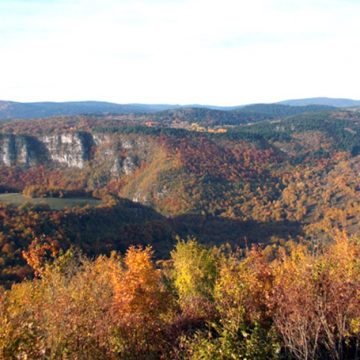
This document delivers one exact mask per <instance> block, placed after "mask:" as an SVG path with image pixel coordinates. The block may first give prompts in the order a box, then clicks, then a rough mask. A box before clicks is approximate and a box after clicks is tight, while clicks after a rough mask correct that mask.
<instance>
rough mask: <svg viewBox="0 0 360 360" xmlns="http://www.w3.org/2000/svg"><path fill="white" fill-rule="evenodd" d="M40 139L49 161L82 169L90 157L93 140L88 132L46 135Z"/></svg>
mask: <svg viewBox="0 0 360 360" xmlns="http://www.w3.org/2000/svg"><path fill="white" fill-rule="evenodd" d="M40 140H41V141H42V143H43V144H44V146H45V148H46V151H47V153H48V160H50V161H53V162H58V163H60V164H63V165H66V166H69V167H77V168H80V169H82V168H83V167H84V165H85V162H86V161H89V160H90V159H91V148H92V146H93V144H94V141H93V138H92V135H91V134H89V133H85V132H76V133H62V134H55V135H47V136H43V137H42V138H41V139H40Z"/></svg>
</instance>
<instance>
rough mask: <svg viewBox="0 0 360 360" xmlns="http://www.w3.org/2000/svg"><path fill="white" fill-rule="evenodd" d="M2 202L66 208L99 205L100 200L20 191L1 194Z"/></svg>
mask: <svg viewBox="0 0 360 360" xmlns="http://www.w3.org/2000/svg"><path fill="white" fill-rule="evenodd" d="M0 202H3V203H5V204H9V205H14V206H20V205H24V204H26V203H28V204H32V205H49V207H50V208H51V209H52V210H62V209H64V208H72V207H76V206H79V207H83V206H86V205H90V206H97V205H99V204H101V201H100V200H97V199H94V198H86V197H83V198H50V197H49V198H29V197H26V196H23V195H22V194H19V193H9V194H0Z"/></svg>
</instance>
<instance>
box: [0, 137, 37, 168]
mask: <svg viewBox="0 0 360 360" xmlns="http://www.w3.org/2000/svg"><path fill="white" fill-rule="evenodd" d="M43 150H44V149H43V146H42V143H41V141H39V140H38V139H36V138H33V137H31V136H26V135H13V134H0V164H2V165H6V166H14V165H23V166H32V165H36V164H38V163H40V162H42V161H43V160H44V151H43Z"/></svg>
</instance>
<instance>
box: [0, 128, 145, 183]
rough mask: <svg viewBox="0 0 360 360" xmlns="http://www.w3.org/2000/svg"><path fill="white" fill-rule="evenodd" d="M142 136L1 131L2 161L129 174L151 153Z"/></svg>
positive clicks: (20, 164)
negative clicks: (88, 168)
mask: <svg viewBox="0 0 360 360" xmlns="http://www.w3.org/2000/svg"><path fill="white" fill-rule="evenodd" d="M148 151H149V149H148V144H147V142H146V141H145V140H144V139H141V137H137V138H136V137H131V136H126V135H122V134H119V135H108V134H99V133H94V134H92V133H90V132H63V133H58V134H49V135H43V136H30V135H15V134H0V165H5V166H24V167H30V166H34V165H37V164H47V165H50V164H54V165H56V164H57V165H61V166H65V167H71V168H77V169H83V168H84V167H85V166H91V167H94V168H97V169H101V170H102V172H103V174H108V175H107V176H108V177H119V176H122V175H129V174H131V173H133V172H134V171H135V169H136V168H137V167H138V166H139V164H140V163H141V162H142V161H144V160H145V159H146V158H147V156H148Z"/></svg>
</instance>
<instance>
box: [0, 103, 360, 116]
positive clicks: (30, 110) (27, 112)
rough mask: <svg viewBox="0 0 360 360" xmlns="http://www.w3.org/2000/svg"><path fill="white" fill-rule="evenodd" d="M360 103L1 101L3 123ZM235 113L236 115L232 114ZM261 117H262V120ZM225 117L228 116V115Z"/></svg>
mask: <svg viewBox="0 0 360 360" xmlns="http://www.w3.org/2000/svg"><path fill="white" fill-rule="evenodd" d="M358 106H360V101H357V100H351V99H331V98H312V99H297V100H285V101H281V102H279V103H273V104H250V105H242V106H213V105H177V104H116V103H110V102H102V101H73V102H32V103H21V102H14V101H0V120H11V119H39V118H47V117H53V116H73V115H81V114H88V115H89V114H154V113H160V112H164V111H172V110H183V109H195V108H196V109H206V110H209V111H221V112H224V113H225V112H226V113H228V115H227V116H230V117H231V116H232V117H233V116H234V114H236V117H239V116H242V117H243V118H246V117H247V115H248V114H251V115H252V116H250V117H251V118H253V117H254V116H253V114H254V113H256V114H258V115H259V116H257V118H259V119H260V118H265V117H278V116H289V115H295V114H300V113H304V112H313V111H321V110H330V109H333V108H335V107H358ZM230 112H231V113H234V114H231V115H230ZM260 114H261V116H260ZM224 116H225V114H224Z"/></svg>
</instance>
